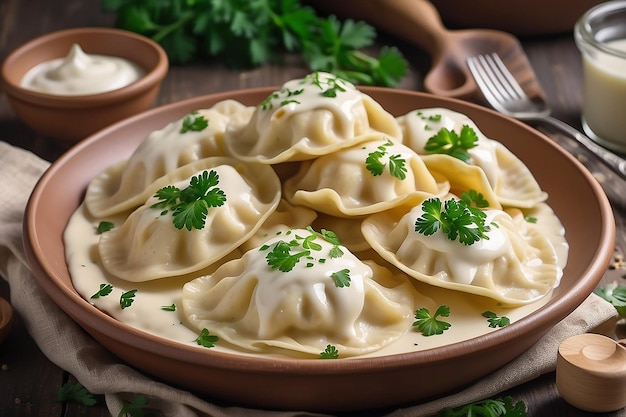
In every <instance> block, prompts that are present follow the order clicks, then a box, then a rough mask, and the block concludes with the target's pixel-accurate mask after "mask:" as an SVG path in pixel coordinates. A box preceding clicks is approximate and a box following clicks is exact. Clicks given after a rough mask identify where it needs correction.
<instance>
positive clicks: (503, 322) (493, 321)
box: [482, 311, 511, 328]
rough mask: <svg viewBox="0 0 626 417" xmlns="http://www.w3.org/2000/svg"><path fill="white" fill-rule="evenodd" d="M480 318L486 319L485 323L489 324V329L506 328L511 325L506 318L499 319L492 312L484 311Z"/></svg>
mask: <svg viewBox="0 0 626 417" xmlns="http://www.w3.org/2000/svg"><path fill="white" fill-rule="evenodd" d="M482 316H483V317H485V318H486V319H487V321H488V322H489V327H492V328H496V327H506V326H508V325H509V324H511V320H510V319H509V318H508V317H507V316H502V317H499V316H498V315H497V314H496V313H494V312H493V311H485V312H484V313H483V314H482Z"/></svg>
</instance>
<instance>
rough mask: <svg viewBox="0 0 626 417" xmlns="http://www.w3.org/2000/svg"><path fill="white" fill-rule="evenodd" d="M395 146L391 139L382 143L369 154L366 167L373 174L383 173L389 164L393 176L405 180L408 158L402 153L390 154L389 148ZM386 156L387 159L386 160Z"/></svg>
mask: <svg viewBox="0 0 626 417" xmlns="http://www.w3.org/2000/svg"><path fill="white" fill-rule="evenodd" d="M390 146H393V143H392V142H391V140H389V141H387V142H386V143H384V144H382V145H380V146H379V147H378V148H377V150H376V151H374V152H370V153H369V154H367V158H366V159H365V167H366V168H367V170H368V171H369V172H371V174H372V175H373V176H378V175H382V173H383V172H384V170H385V167H386V166H387V164H388V165H389V172H390V173H391V175H392V176H394V177H396V178H398V179H400V180H403V179H405V178H406V172H407V168H406V160H405V159H404V158H402V156H401V155H400V154H395V155H388V151H387V148H388V147H390ZM385 157H387V161H386V162H385Z"/></svg>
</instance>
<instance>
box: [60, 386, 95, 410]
mask: <svg viewBox="0 0 626 417" xmlns="http://www.w3.org/2000/svg"><path fill="white" fill-rule="evenodd" d="M55 398H56V400H57V401H60V402H73V403H77V404H82V405H85V406H87V407H90V406H93V405H96V404H97V403H98V399H97V398H96V397H95V396H94V395H93V394H92V393H91V392H89V391H88V390H87V388H85V387H84V386H83V385H82V384H81V383H80V382H76V383H71V382H66V383H65V384H63V385H62V386H61V387H60V388H59V389H58V390H57V392H56V394H55Z"/></svg>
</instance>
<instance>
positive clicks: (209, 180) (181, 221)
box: [151, 170, 226, 231]
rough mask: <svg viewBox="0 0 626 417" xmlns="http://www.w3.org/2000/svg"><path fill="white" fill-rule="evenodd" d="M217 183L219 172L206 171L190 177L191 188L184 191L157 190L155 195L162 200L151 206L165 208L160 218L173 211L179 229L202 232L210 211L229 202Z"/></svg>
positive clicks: (176, 189)
mask: <svg viewBox="0 0 626 417" xmlns="http://www.w3.org/2000/svg"><path fill="white" fill-rule="evenodd" d="M218 184H219V175H218V174H217V172H216V171H214V170H211V171H210V172H209V171H206V170H205V171H203V172H202V174H200V175H197V176H193V177H191V180H190V182H189V186H187V187H186V188H184V189H182V190H181V189H180V188H178V187H176V186H174V185H168V186H166V187H163V188H161V189H160V190H158V191H157V192H156V194H155V195H154V196H155V197H156V198H158V199H159V200H160V201H159V202H158V203H155V204H153V205H152V206H151V207H152V208H161V209H164V210H163V211H162V212H161V215H164V214H167V213H168V211H169V210H171V211H172V215H173V223H174V226H175V227H176V228H177V229H182V228H183V227H184V228H186V229H187V230H189V231H191V230H192V229H193V228H195V229H198V230H200V229H202V228H204V226H205V222H206V216H207V213H208V211H209V208H211V207H219V206H222V205H223V204H224V202H225V201H226V194H225V193H224V191H222V190H221V189H220V188H218V187H217V185H218Z"/></svg>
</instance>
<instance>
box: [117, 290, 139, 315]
mask: <svg viewBox="0 0 626 417" xmlns="http://www.w3.org/2000/svg"><path fill="white" fill-rule="evenodd" d="M136 293H137V290H130V291H126V292H124V293H122V295H121V296H120V307H122V310H124V309H125V308H128V307H130V306H131V305H132V304H133V303H134V302H135V294H136Z"/></svg>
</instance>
